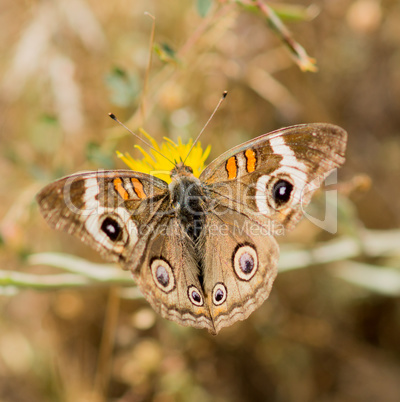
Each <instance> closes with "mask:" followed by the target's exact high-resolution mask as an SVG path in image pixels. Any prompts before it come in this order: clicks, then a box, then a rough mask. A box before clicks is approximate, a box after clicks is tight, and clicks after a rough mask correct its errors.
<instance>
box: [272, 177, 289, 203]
mask: <svg viewBox="0 0 400 402" xmlns="http://www.w3.org/2000/svg"><path fill="white" fill-rule="evenodd" d="M292 193H293V184H292V183H290V182H289V181H287V180H283V179H279V180H278V181H277V182H275V184H274V186H273V187H272V198H273V200H274V202H275V205H276V207H277V208H280V207H282V206H284V205H285V204H287V203H288V201H289V200H290V197H291V195H292Z"/></svg>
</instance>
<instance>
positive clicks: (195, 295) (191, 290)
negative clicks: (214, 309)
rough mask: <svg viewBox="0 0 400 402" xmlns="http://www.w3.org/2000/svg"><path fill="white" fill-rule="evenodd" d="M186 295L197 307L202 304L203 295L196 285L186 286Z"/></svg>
mask: <svg viewBox="0 0 400 402" xmlns="http://www.w3.org/2000/svg"><path fill="white" fill-rule="evenodd" d="M188 297H189V300H190V302H191V303H192V304H194V305H195V306H197V307H201V306H202V305H203V304H204V300H203V296H202V295H201V293H200V291H199V290H198V289H197V288H196V286H193V285H192V286H189V287H188Z"/></svg>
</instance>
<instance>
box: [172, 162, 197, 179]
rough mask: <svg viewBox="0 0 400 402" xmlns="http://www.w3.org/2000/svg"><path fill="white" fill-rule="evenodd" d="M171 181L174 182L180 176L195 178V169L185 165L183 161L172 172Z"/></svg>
mask: <svg viewBox="0 0 400 402" xmlns="http://www.w3.org/2000/svg"><path fill="white" fill-rule="evenodd" d="M170 175H171V179H172V180H174V179H176V178H177V177H178V176H180V177H184V176H188V177H192V176H193V169H192V168H191V167H190V166H187V165H185V164H184V163H183V162H182V161H181V162H179V163H177V164H176V165H175V167H174V168H173V169H172V170H171V173H170Z"/></svg>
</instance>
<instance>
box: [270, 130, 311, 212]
mask: <svg viewBox="0 0 400 402" xmlns="http://www.w3.org/2000/svg"><path fill="white" fill-rule="evenodd" d="M269 143H270V145H271V148H272V150H273V152H274V153H275V154H278V155H281V156H282V158H283V159H282V160H281V162H280V165H281V167H280V168H279V169H277V170H275V171H274V172H273V175H274V176H277V175H279V174H286V175H288V176H290V177H291V178H292V180H293V182H294V194H293V204H298V203H300V201H301V195H302V193H303V189H304V187H305V185H306V183H307V177H308V175H307V170H308V168H307V166H306V165H305V164H304V163H303V162H300V161H299V160H298V159H297V158H296V155H295V153H294V152H293V151H292V150H291V149H290V147H289V146H288V145H286V144H285V140H284V137H282V136H277V137H273V138H271V139H270V141H269Z"/></svg>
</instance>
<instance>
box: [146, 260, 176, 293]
mask: <svg viewBox="0 0 400 402" xmlns="http://www.w3.org/2000/svg"><path fill="white" fill-rule="evenodd" d="M150 269H151V274H152V277H153V281H154V283H155V284H156V286H157V287H158V288H159V289H160V290H162V291H163V292H164V293H169V292H171V291H172V290H173V289H175V276H174V272H173V270H172V267H171V265H170V264H169V263H168V262H167V261H165V260H164V259H161V258H155V259H153V260H152V262H151V263H150Z"/></svg>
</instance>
